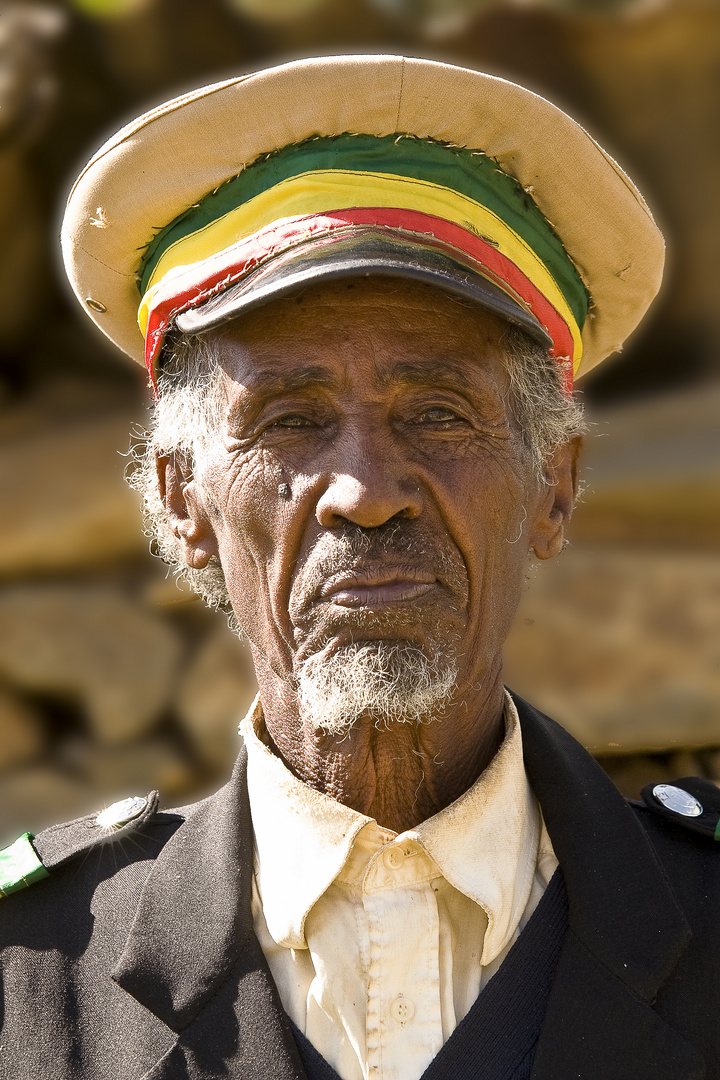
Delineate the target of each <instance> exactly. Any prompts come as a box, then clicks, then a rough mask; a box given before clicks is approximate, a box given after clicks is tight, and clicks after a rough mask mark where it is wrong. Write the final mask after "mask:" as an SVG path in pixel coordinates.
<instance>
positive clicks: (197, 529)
mask: <svg viewBox="0 0 720 1080" xmlns="http://www.w3.org/2000/svg"><path fill="white" fill-rule="evenodd" d="M155 467H156V469H157V478H158V491H159V492H160V498H161V499H162V501H163V503H164V504H165V513H166V514H167V519H168V523H169V525H170V528H171V529H172V533H173V536H174V537H175V539H176V540H177V542H178V544H179V546H180V550H181V551H182V554H183V558H184V559H185V562H186V563H187V564H188V566H190V567H192V569H193V570H203V569H204V568H205V567H206V566H207V564H208V562H209V561H210V558H211V556H212V555H217V553H218V548H217V540H216V539H215V530H214V529H213V527H212V523H211V521H210V515H209V514H208V512H207V508H206V505H205V500H204V499H203V496H202V494H201V492H200V490H199V488H198V485H197V482H196V481H195V478H194V476H193V473H192V469H190V468H189V466H188V464H187V462H186V461H184V460H183V458H182V456H181V455H179V454H158V455H157V457H156V459H155Z"/></svg>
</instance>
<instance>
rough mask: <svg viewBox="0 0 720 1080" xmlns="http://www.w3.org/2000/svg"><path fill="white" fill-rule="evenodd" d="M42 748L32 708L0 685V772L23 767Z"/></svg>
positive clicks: (39, 725)
mask: <svg viewBox="0 0 720 1080" xmlns="http://www.w3.org/2000/svg"><path fill="white" fill-rule="evenodd" d="M44 745H45V733H44V730H43V725H42V722H41V720H40V717H39V716H38V714H37V712H36V711H35V709H33V708H32V707H31V706H30V705H29V704H28V703H27V702H26V701H24V700H23V699H22V698H21V697H19V696H18V695H17V694H15V693H13V692H12V691H11V690H9V689H8V688H7V687H5V686H0V773H2V772H5V771H6V770H8V769H15V768H17V767H18V766H20V765H26V764H27V763H28V762H29V761H32V760H33V758H35V757H37V756H38V754H40V753H41V752H42V750H43V747H44Z"/></svg>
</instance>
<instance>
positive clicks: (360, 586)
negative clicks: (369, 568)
mask: <svg viewBox="0 0 720 1080" xmlns="http://www.w3.org/2000/svg"><path fill="white" fill-rule="evenodd" d="M436 584H437V577H436V575H435V574H431V573H429V572H427V571H420V570H411V571H408V570H405V569H403V570H383V571H373V572H366V573H362V572H360V573H358V572H355V573H352V574H348V573H343V574H336V575H335V576H334V577H332V578H330V580H329V581H326V582H325V584H324V585H323V586H322V588H321V589H320V593H319V595H320V598H321V599H323V600H330V601H331V602H332V603H333V604H339V605H340V606H341V607H353V608H358V607H378V606H383V607H384V606H385V605H386V604H398V603H407V602H409V601H412V600H417V599H418V598H419V597H421V596H424V595H425V593H427V592H429V591H430V590H431V589H432V587H433V585H436Z"/></svg>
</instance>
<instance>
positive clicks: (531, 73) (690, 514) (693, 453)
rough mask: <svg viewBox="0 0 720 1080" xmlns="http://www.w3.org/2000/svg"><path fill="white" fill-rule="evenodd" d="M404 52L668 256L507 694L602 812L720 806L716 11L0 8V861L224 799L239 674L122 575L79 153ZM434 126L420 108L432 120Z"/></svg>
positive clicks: (138, 571) (117, 432)
mask: <svg viewBox="0 0 720 1080" xmlns="http://www.w3.org/2000/svg"><path fill="white" fill-rule="evenodd" d="M365 50H368V51H404V52H409V53H411V54H416V55H424V56H431V57H436V58H439V59H449V60H453V61H455V62H459V63H462V64H465V65H468V66H472V67H478V68H482V69H484V70H487V71H491V72H495V73H498V74H501V75H506V76H508V77H510V78H513V79H517V80H519V81H520V82H523V83H525V84H526V85H528V86H530V87H531V88H533V89H535V90H537V91H538V92H540V93H542V94H545V95H547V96H548V97H550V98H552V99H553V100H555V101H556V102H557V103H558V104H560V105H562V106H565V107H566V108H568V110H569V111H571V112H572V113H573V114H574V115H575V116H577V117H578V118H579V119H580V120H581V121H583V122H584V123H585V124H586V125H587V126H588V127H589V129H590V130H591V131H592V132H593V133H594V134H595V135H596V136H597V137H598V138H599V140H600V141H601V142H602V143H603V145H605V146H606V147H607V148H608V149H609V150H610V151H611V152H612V153H613V154H614V155H615V156H616V157H618V158H619V160H620V161H621V162H622V164H623V165H624V166H625V167H626V168H627V169H628V171H629V172H630V174H631V175H632V176H633V178H634V179H636V180H637V182H638V184H639V186H640V187H641V189H642V190H643V192H644V193H645V194H646V195H647V197H648V200H649V202H650V203H651V205H652V207H653V208H654V209H655V211H656V213H657V216H658V217H659V220H660V223H661V225H662V227H663V228H664V230H665V231H666V234H667V236H668V241H669V270H668V276H667V284H666V286H665V289H664V292H663V295H662V299H661V301H660V302H658V303H657V304H656V305H655V308H654V310H653V314H652V316H651V318H650V319H649V320H648V321H647V323H646V325H645V327H644V329H643V330H642V331H641V332H640V333H638V334H637V335H636V336H635V338H634V339H633V341H632V342H631V344H630V345H629V346H628V347H627V348H626V351H625V352H624V353H623V355H622V356H619V357H617V358H615V359H614V360H611V361H608V362H607V363H606V364H604V365H603V368H602V369H601V371H599V372H597V373H596V374H594V375H593V376H591V377H590V378H589V379H588V380H587V381H586V383H585V386H584V395H585V398H586V402H587V406H588V410H589V413H590V417H591V420H592V436H591V438H590V439H589V443H588V452H587V459H586V470H585V494H584V496H583V500H582V503H581V505H580V507H579V510H578V513H577V518H576V522H575V525H574V530H573V534H572V535H573V542H572V545H571V546H570V547H569V548H568V549H567V551H566V552H565V553H564V554H563V555H562V557H561V558H560V559H558V560H556V561H555V563H554V564H552V565H549V566H544V567H540V568H537V569H536V570H533V571H532V572H531V574H530V575H529V578H528V587H527V590H526V594H525V596H524V599H523V605H522V610H521V613H520V616H519V618H518V621H517V625H516V629H515V631H514V633H513V637H512V639H511V641H510V643H509V645H508V649H507V667H508V672H507V680H508V683H509V684H510V685H512V686H513V687H515V688H516V689H517V690H518V691H519V692H520V693H522V694H524V695H525V696H527V697H529V698H531V699H532V700H533V701H534V702H535V703H536V704H537V705H538V706H540V707H541V708H544V709H546V711H548V712H550V713H552V714H554V715H555V716H556V717H557V718H558V719H560V720H561V721H562V722H563V723H565V724H566V725H567V727H568V728H569V729H570V730H571V731H572V732H573V733H574V734H575V735H576V736H577V737H578V738H579V739H580V740H581V741H582V742H583V743H584V744H585V745H586V746H588V747H590V748H591V749H592V750H593V752H594V753H596V754H597V755H598V757H599V758H600V760H601V761H602V763H603V764H604V765H605V767H606V768H607V769H608V771H609V772H610V774H611V775H612V776H613V778H614V779H615V781H616V782H617V784H618V786H619V787H620V788H621V790H623V791H624V792H626V793H627V794H629V795H637V793H638V791H639V789H640V788H641V787H642V786H643V785H644V784H645V783H647V782H649V781H651V780H655V779H667V778H672V777H676V776H682V775H687V774H688V773H699V774H701V775H705V776H708V777H711V778H713V779H716V778H720V645H719V643H718V632H717V625H718V616H719V615H720V489H719V481H720V438H719V437H718V421H717V417H718V414H719V411H720V304H718V302H717V299H716V292H717V289H718V283H719V281H720V265H719V263H720V200H719V199H718V197H717V192H718V190H720V5H718V3H717V2H716V0H664V2H654V3H632V2H631V3H628V2H627V0H534V2H533V0H524V2H523V3H512V2H502V0H203V2H202V3H197V2H196V0H75V2H74V3H70V2H69V0H68V2H67V3H59V2H57V3H52V2H49V0H46V2H45V3H32V2H23V3H18V2H7V0H6V2H0V251H1V252H2V259H1V260H0V351H1V354H2V371H1V374H0V491H2V509H3V521H4V527H3V528H2V531H0V842H5V841H8V840H10V839H13V838H14V837H15V836H16V835H17V834H18V833H19V832H20V831H24V830H25V829H39V828H41V827H43V826H44V825H45V824H48V823H49V822H51V821H52V820H57V819H62V818H68V817H71V816H75V815H77V814H80V813H84V812H88V811H90V810H93V809H95V808H98V809H99V808H101V807H102V806H103V805H106V804H107V803H109V802H112V801H113V800H114V799H116V798H121V797H124V796H126V795H130V794H136V793H139V794H143V793H145V792H147V791H148V790H149V789H150V788H153V787H159V788H160V789H161V792H162V798H163V802H164V803H165V804H166V805H169V804H173V803H174V804H178V803H182V802H184V801H187V800H190V799H192V798H194V797H196V796H197V795H198V794H200V793H203V792H204V791H207V790H210V789H211V788H212V787H213V786H216V785H217V784H218V783H220V782H222V779H223V778H224V777H225V776H226V775H227V774H228V771H229V768H230V763H231V761H232V760H233V758H234V755H235V750H236V738H237V736H236V734H235V729H236V724H237V721H238V719H239V718H240V717H241V716H242V714H243V712H244V711H245V709H246V707H247V705H248V703H249V701H250V700H251V699H252V696H253V692H254V689H253V678H252V673H251V668H250V665H249V663H248V660H247V656H246V654H245V651H244V649H243V647H242V646H241V645H240V643H239V642H238V641H237V640H236V639H235V638H234V637H233V636H232V635H231V634H230V632H229V630H228V629H227V626H226V624H225V621H224V619H223V617H221V616H218V615H214V614H211V613H209V612H208V611H206V610H205V609H204V608H203V607H202V605H201V604H200V603H199V602H198V601H197V600H195V599H194V598H193V597H192V596H191V595H189V594H188V593H187V592H183V591H182V590H181V589H179V588H178V587H177V585H176V584H175V583H174V581H173V580H172V579H170V580H168V579H167V578H166V576H165V572H164V568H163V567H162V565H161V564H159V563H158V562H157V561H156V560H154V559H153V558H152V557H151V556H150V554H149V553H148V542H147V540H146V538H145V537H144V536H143V534H142V531H141V527H140V524H139V518H138V510H137V505H136V500H135V497H134V495H133V493H132V492H131V491H130V490H129V489H128V488H127V486H126V485H125V483H124V480H123V472H124V470H125V468H126V465H127V458H126V457H124V456H123V455H124V454H126V452H127V450H128V446H129V442H130V439H129V432H131V431H132V430H133V429H137V427H138V426H140V427H141V426H142V424H143V420H144V415H145V414H144V409H145V404H144V402H145V388H144V385H143V378H142V374H141V373H140V371H139V369H135V367H134V366H133V365H132V364H129V363H128V362H127V361H126V360H125V359H124V358H122V357H121V356H120V355H119V354H116V353H114V352H113V351H112V350H111V349H110V347H109V346H108V345H106V344H105V343H104V341H103V340H102V339H101V338H100V337H99V336H97V335H96V333H95V332H94V331H93V329H92V327H91V325H90V323H89V321H88V320H87V319H85V318H84V316H83V315H82V312H80V310H79V309H78V310H77V311H76V305H75V303H74V301H73V300H71V298H70V297H69V295H68V291H67V288H66V286H65V284H64V281H63V277H62V271H61V269H60V265H59V257H58V244H57V233H58V226H59V218H60V215H61V212H62V206H63V201H64V197H65V194H66V192H67V190H68V188H69V185H70V183H71V182H72V180H73V178H74V176H75V174H76V172H77V170H78V168H79V167H80V166H81V165H82V164H84V162H85V160H86V158H87V157H88V156H89V154H90V153H91V152H92V151H93V150H94V149H95V148H96V147H97V146H98V145H99V144H100V142H101V141H102V140H103V139H104V138H105V136H106V135H107V134H109V133H110V132H112V131H113V130H115V129H116V128H117V127H118V126H119V125H120V124H121V123H122V122H123V121H125V120H126V119H129V118H131V117H132V116H134V115H136V113H138V112H139V111H141V110H142V109H145V108H146V107H148V106H150V105H151V104H153V103H156V102H158V101H161V100H164V99H165V98H167V97H169V96H171V95H173V94H175V93H179V92H182V91H183V90H184V89H187V88H190V87H192V86H195V85H199V84H201V83H202V82H204V81H208V82H209V81H213V80H215V79H218V78H222V77H224V76H226V75H230V74H236V73H239V72H243V71H250V70H252V69H254V68H256V67H258V66H262V65H264V64H266V63H272V62H275V61H278V60H284V59H288V58H292V57H296V56H302V55H310V54H314V53H318V52H325V53H331V52H343V51H353V52H361V51H365ZM451 107H452V102H448V108H451Z"/></svg>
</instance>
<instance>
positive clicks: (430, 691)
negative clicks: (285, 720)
mask: <svg viewBox="0 0 720 1080" xmlns="http://www.w3.org/2000/svg"><path fill="white" fill-rule="evenodd" d="M456 680H457V665H456V663H455V660H454V659H453V657H452V656H450V655H449V654H448V653H446V652H439V651H438V652H436V653H435V655H434V656H432V657H431V658H428V657H427V656H426V655H425V653H424V652H423V651H422V650H421V649H418V648H417V647H416V646H413V645H410V644H409V643H407V642H394V643H390V642H387V641H382V640H381V641H373V642H361V643H358V644H355V645H347V646H345V647H344V648H341V649H338V650H337V651H335V652H333V653H331V654H330V655H329V656H321V655H318V654H315V655H313V656H310V657H308V659H307V660H305V661H304V662H303V663H302V664H301V666H300V668H299V670H298V672H297V685H298V698H299V704H300V716H301V718H302V720H303V721H305V722H306V723H308V724H310V725H311V726H312V727H313V728H314V729H315V730H318V731H323V732H325V733H326V734H328V735H344V734H346V733H347V732H348V731H349V730H350V728H351V727H352V726H353V725H354V724H355V723H357V721H358V720H359V719H360V718H361V717H363V716H369V717H370V718H371V719H374V721H375V724H376V726H377V725H379V724H381V723H384V724H386V725H389V724H391V723H414V724H419V723H423V722H426V721H428V720H431V719H433V717H435V716H437V715H438V714H439V713H441V712H442V711H443V709H444V708H445V707H446V706H447V705H449V703H450V700H451V698H452V695H453V691H454V689H455V685H456Z"/></svg>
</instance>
